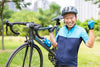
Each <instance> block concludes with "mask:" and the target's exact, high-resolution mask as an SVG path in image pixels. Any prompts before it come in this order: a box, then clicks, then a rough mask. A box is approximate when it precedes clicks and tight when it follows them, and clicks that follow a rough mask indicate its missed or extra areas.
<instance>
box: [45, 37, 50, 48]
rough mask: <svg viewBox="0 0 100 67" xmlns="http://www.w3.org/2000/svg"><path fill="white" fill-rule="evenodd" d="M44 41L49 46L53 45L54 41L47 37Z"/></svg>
mask: <svg viewBox="0 0 100 67" xmlns="http://www.w3.org/2000/svg"><path fill="white" fill-rule="evenodd" d="M43 43H45V44H46V45H47V46H48V47H49V48H50V47H51V46H52V43H51V42H50V40H48V39H47V38H45V39H44V40H43Z"/></svg>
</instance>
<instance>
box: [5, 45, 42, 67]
mask: <svg viewBox="0 0 100 67" xmlns="http://www.w3.org/2000/svg"><path fill="white" fill-rule="evenodd" d="M27 48H28V49H27ZM30 48H31V47H30V46H29V45H28V44H23V45H21V46H19V47H18V48H17V49H16V50H15V51H14V52H13V53H12V54H11V56H10V57H9V59H8V61H7V63H6V66H5V67H29V57H30ZM26 49H27V54H26V58H25V61H24V65H23V60H24V57H25V51H26ZM31 67H43V56H42V52H41V50H40V48H39V47H38V46H36V45H34V46H33V54H32V59H31Z"/></svg>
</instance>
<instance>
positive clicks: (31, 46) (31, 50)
mask: <svg viewBox="0 0 100 67" xmlns="http://www.w3.org/2000/svg"><path fill="white" fill-rule="evenodd" d="M28 45H29V46H30V56H29V67H31V60H32V54H33V46H34V45H33V40H29V41H28ZM28 45H27V47H26V50H25V55H24V59H23V65H22V67H24V64H25V59H26V56H27V52H28V48H29V46H28Z"/></svg>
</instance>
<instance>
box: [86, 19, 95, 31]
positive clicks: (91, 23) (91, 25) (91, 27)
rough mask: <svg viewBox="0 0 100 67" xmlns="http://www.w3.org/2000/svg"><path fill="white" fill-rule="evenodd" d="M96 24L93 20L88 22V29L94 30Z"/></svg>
mask: <svg viewBox="0 0 100 67" xmlns="http://www.w3.org/2000/svg"><path fill="white" fill-rule="evenodd" d="M94 24H95V22H94V21H93V20H89V21H88V27H89V29H90V30H92V29H94Z"/></svg>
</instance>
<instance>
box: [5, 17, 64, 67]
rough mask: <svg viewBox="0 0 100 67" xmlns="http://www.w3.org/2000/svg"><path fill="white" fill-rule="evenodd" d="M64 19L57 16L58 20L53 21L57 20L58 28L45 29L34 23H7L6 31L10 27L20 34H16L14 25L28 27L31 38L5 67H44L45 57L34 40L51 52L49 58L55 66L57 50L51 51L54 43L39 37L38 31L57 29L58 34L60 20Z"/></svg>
mask: <svg viewBox="0 0 100 67" xmlns="http://www.w3.org/2000/svg"><path fill="white" fill-rule="evenodd" d="M62 18H63V17H62V16H57V17H56V18H53V19H52V21H54V20H56V26H54V27H43V28H40V27H41V25H39V24H35V23H34V22H27V23H24V22H14V23H9V22H8V21H6V30H7V27H8V26H9V27H10V30H11V31H12V32H13V33H15V34H19V32H15V31H14V30H13V25H16V24H18V25H26V26H27V27H28V28H29V36H28V38H27V37H26V41H25V43H24V44H22V45H21V46H19V47H18V48H17V49H15V51H14V52H13V53H12V54H11V55H10V57H9V58H8V61H7V63H6V65H5V67H16V66H17V67H43V55H42V52H41V50H40V48H39V47H38V45H36V44H35V43H34V40H35V41H36V42H38V43H39V44H40V45H41V46H42V47H44V48H45V49H46V50H47V51H48V52H49V54H48V58H49V60H50V61H51V62H52V63H53V64H54V65H55V63H56V60H55V55H56V53H55V51H56V49H55V48H52V49H50V47H51V46H52V43H51V42H50V41H49V40H48V39H47V38H45V37H41V36H39V34H38V31H39V30H46V29H47V30H48V29H50V28H52V30H54V29H56V34H57V32H58V30H59V27H58V26H59V25H60V22H59V20H60V19H62ZM27 59H28V60H27ZM16 60H17V61H16Z"/></svg>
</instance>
